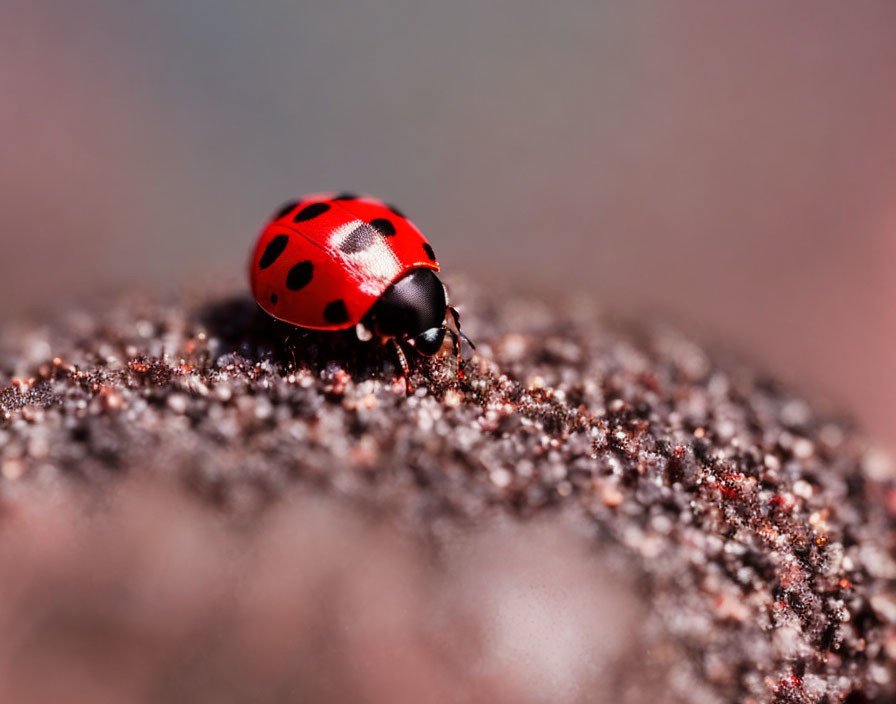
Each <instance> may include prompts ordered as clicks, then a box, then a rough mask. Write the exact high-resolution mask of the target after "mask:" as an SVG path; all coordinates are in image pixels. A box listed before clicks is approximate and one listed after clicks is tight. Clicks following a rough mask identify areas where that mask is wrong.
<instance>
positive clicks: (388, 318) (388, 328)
mask: <svg viewBox="0 0 896 704" xmlns="http://www.w3.org/2000/svg"><path fill="white" fill-rule="evenodd" d="M447 310H448V297H447V295H446V294H445V287H444V286H443V285H442V282H441V281H439V277H438V276H436V275H435V272H434V271H433V270H432V269H424V268H420V269H412V270H411V271H410V272H408V273H407V274H405V275H404V276H403V277H402V278H400V279H399V280H398V281H396V282H395V283H394V284H392V285H391V286H390V287H389V288H387V289H386V291H385V292H384V293H383V295H382V296H380V298H379V300H378V301H377V302H376V304H375V305H374V306H373V308H371V309H370V312H369V313H368V314H367V315H366V316H365V318H364V324H365V326H366V327H367V328H368V329H369V330H371V331H373V332H374V333H376V334H377V335H380V336H382V337H394V338H396V339H398V340H400V341H404V340H407V341H408V342H409V343H410V344H412V345H413V346H414V348H415V349H416V350H417V351H418V352H419V353H420V354H422V355H426V356H427V357H431V356H432V355H434V354H436V353H437V352H438V351H439V350H440V349H441V348H442V343H443V342H444V341H445V333H446V332H447V330H446V328H445V314H446V312H447Z"/></svg>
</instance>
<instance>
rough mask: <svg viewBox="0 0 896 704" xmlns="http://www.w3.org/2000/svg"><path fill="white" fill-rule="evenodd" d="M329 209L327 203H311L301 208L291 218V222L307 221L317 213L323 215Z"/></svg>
mask: <svg viewBox="0 0 896 704" xmlns="http://www.w3.org/2000/svg"><path fill="white" fill-rule="evenodd" d="M329 209H330V206H329V204H328V203H312V204H311V205H307V206H305V207H304V208H302V209H301V210H300V211H299V212H298V213H296V216H295V217H294V218H293V219H292V221H293V222H307V221H308V220H313V219H314V218H316V217H317V216H318V215H323V214H324V213H325V212H327V211H328V210H329Z"/></svg>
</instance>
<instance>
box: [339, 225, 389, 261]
mask: <svg viewBox="0 0 896 704" xmlns="http://www.w3.org/2000/svg"><path fill="white" fill-rule="evenodd" d="M372 224H373V223H371V225H372ZM379 238H380V233H379V232H377V231H376V230H375V229H374V228H372V227H371V226H370V225H358V227H356V228H355V229H354V230H352V231H351V232H349V233H348V234H347V235H346V236H345V239H344V240H342V242H341V243H340V245H339V250H340V251H342V252H345V253H346V254H357V253H358V252H363V251H364V250H365V249H368V248H369V247H372V246H373V245H374V244H376V241H377V240H378V239H379Z"/></svg>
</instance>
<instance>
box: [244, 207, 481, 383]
mask: <svg viewBox="0 0 896 704" xmlns="http://www.w3.org/2000/svg"><path fill="white" fill-rule="evenodd" d="M438 270H439V263H438V260H437V259H436V255H435V252H433V249H432V247H431V246H430V244H429V243H428V242H427V241H426V239H425V238H424V237H423V233H421V232H420V230H418V229H417V227H416V226H415V225H414V224H413V223H412V222H411V221H410V220H408V219H407V217H406V216H405V215H404V214H403V213H402V212H401V211H400V210H398V209H397V208H395V207H393V206H390V205H387V204H386V203H384V202H382V201H380V200H377V199H376V198H372V197H370V196H359V195H355V194H352V193H338V194H337V193H313V194H310V195H306V196H303V197H302V198H300V199H298V200H294V201H290V202H289V203H286V204H284V205H283V207H282V208H281V209H280V210H278V211H277V213H276V214H275V215H274V217H273V219H272V220H271V221H270V222H269V223H268V224H267V225H266V226H265V227H264V229H263V230H262V231H261V234H260V235H259V236H258V241H257V242H256V244H255V249H254V251H253V253H252V258H251V260H250V263H249V280H250V283H251V286H252V295H253V296H254V297H255V300H256V301H257V303H258V305H259V306H261V308H262V309H263V310H264V311H265V312H267V313H268V314H270V315H271V316H273V317H274V318H277V319H278V320H282V321H284V322H286V323H289V324H291V325H295V326H296V327H301V328H311V329H315V330H346V329H349V328H352V327H354V328H355V331H356V333H357V336H358V338H359V339H361V340H369V339H371V338H373V337H377V338H379V339H380V340H382V341H383V342H385V343H386V344H388V345H390V346H391V347H392V349H393V350H394V352H395V355H396V357H397V359H398V363H399V365H400V366H401V369H402V371H403V372H404V374H405V375H407V373H408V363H407V359H406V357H405V354H404V352H403V350H402V345H408V346H409V347H411V348H413V349H415V350H416V351H417V352H418V353H420V354H422V355H424V356H427V357H431V356H433V355H435V354H436V353H438V352H439V350H440V349H441V348H442V345H443V343H444V341H445V336H446V335H448V336H450V337H451V338H452V340H453V343H454V352H455V355H456V356H457V360H458V373H459V375H462V374H461V372H460V344H459V343H460V338H461V337H463V338H464V339H465V340H467V342H470V340H469V338H467V336H466V335H464V334H463V333H461V331H460V316H459V315H458V313H457V310H456V309H455V308H454V307H453V306H451V305H449V304H448V294H447V291H446V289H445V286H444V285H443V284H442V282H441V281H440V280H439V277H438V276H436V273H435V272H437V271H438ZM449 316H450V320H449ZM449 323H450V324H452V325H453V327H452V326H451V325H449ZM470 344H471V346H472V343H470Z"/></svg>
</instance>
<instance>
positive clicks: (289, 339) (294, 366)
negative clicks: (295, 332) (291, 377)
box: [283, 333, 299, 372]
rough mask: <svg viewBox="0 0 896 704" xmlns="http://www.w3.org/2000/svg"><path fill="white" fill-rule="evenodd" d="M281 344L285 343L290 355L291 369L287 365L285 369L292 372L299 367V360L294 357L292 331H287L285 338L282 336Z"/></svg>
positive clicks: (294, 348) (294, 349)
mask: <svg viewBox="0 0 896 704" xmlns="http://www.w3.org/2000/svg"><path fill="white" fill-rule="evenodd" d="M283 344H285V345H286V346H287V347H288V348H289V353H290V355H292V369H290V368H289V366H287V368H286V371H288V372H294V371H296V370H297V369H298V368H299V362H298V360H297V359H296V346H295V344H293V341H292V333H289V334H288V335H287V336H286V338H284V340H283Z"/></svg>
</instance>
